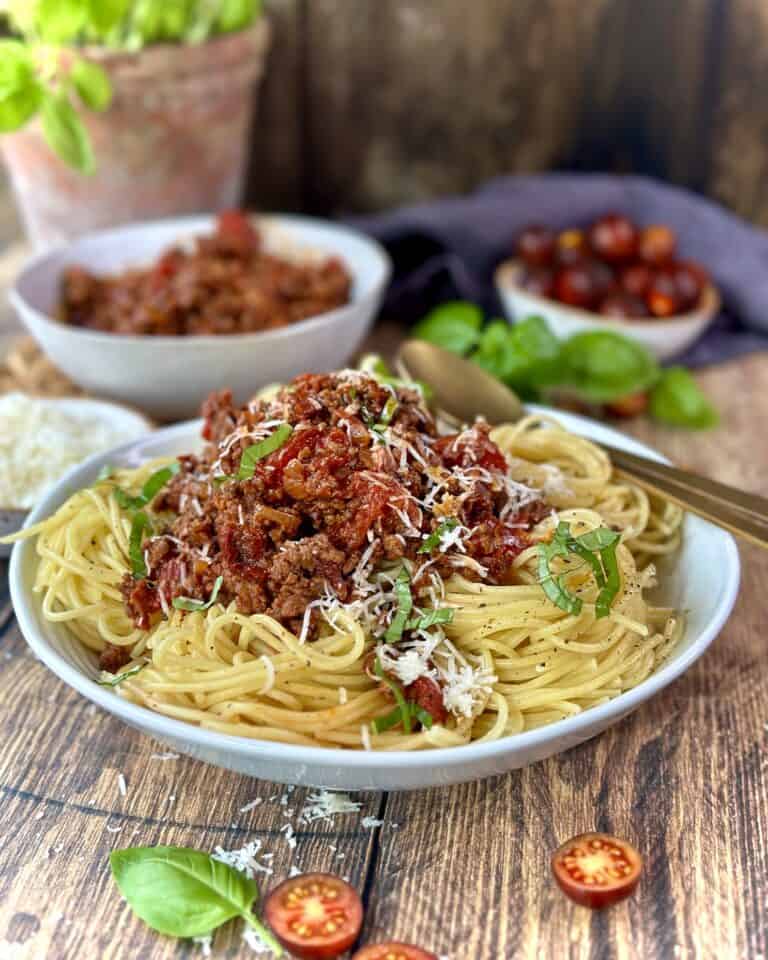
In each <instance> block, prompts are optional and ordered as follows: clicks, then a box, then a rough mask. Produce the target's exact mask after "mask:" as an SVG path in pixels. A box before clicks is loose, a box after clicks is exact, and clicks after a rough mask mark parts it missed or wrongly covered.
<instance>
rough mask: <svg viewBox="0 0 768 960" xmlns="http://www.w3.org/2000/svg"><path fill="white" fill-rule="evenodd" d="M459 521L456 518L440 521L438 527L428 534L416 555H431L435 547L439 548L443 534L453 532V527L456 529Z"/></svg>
mask: <svg viewBox="0 0 768 960" xmlns="http://www.w3.org/2000/svg"><path fill="white" fill-rule="evenodd" d="M458 524H459V521H458V520H457V519H456V517H447V518H446V519H445V520H443V521H441V523H440V524H439V526H438V527H437V528H436V529H434V530H433V531H432V533H430V535H429V536H428V537H427V539H426V540H425V541H424V543H422V545H421V546H420V547H419V549H418V550H417V551H416V552H417V553H432V551H433V550H434V549H435V547H439V546H440V541H441V540H442V538H443V536H444V534H446V533H448V531H449V530H453V529H454V527H457V526H458Z"/></svg>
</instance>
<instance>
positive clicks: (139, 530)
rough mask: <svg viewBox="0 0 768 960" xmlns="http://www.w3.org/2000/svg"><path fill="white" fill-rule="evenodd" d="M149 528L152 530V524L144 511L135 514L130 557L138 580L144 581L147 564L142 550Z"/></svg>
mask: <svg viewBox="0 0 768 960" xmlns="http://www.w3.org/2000/svg"><path fill="white" fill-rule="evenodd" d="M147 527H150V528H151V524H150V522H149V517H148V516H147V515H146V513H144V511H143V510H140V511H139V512H138V513H135V514H134V515H133V520H132V522H131V536H130V540H129V542H128V555H129V556H130V558H131V569H132V571H133V576H134V577H135V578H136V580H143V579H144V578H145V577H146V575H147V564H146V562H145V561H144V551H143V550H142V549H141V541H142V538H143V537H144V530H145V529H146V528H147Z"/></svg>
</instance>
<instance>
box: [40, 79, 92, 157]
mask: <svg viewBox="0 0 768 960" xmlns="http://www.w3.org/2000/svg"><path fill="white" fill-rule="evenodd" d="M41 119H42V125H43V134H44V136H45V139H46V141H47V142H48V145H49V146H50V147H51V148H52V149H53V150H54V152H55V153H57V154H58V155H59V156H60V157H61V159H62V160H64V162H65V163H67V164H69V166H70V167H74V169H75V170H79V171H80V173H86V174H90V173H93V171H94V170H95V169H96V164H95V161H94V159H93V151H92V150H91V141H90V140H89V139H88V134H87V133H86V131H85V127H84V126H83V124H82V121H81V120H80V117H78V115H77V112H76V111H75V108H74V107H73V106H72V104H71V103H70V102H69V100H68V99H67V97H66V95H65V94H63V93H50V92H49V91H45V93H44V95H43V99H42V103H41Z"/></svg>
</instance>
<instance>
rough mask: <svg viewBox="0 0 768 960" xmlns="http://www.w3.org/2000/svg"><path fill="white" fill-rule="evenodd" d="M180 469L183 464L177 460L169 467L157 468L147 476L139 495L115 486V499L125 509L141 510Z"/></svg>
mask: <svg viewBox="0 0 768 960" xmlns="http://www.w3.org/2000/svg"><path fill="white" fill-rule="evenodd" d="M180 469H181V465H180V464H179V461H178V460H176V461H174V463H171V464H169V465H168V466H167V467H161V468H160V470H155V472H154V473H153V474H152V475H151V476H150V477H148V478H147V480H146V481H145V483H144V486H143V487H142V488H141V493H139V494H138V495H137V496H132V495H131V494H130V493H128V492H127V491H126V490H123V488H122V487H115V491H114V492H115V500H117V503H118V506H119V507H121V509H123V510H141V508H142V507H145V506H146V505H147V504H148V503H149V502H150V501H152V500H154V499H155V497H156V496H157V494H158V493H159V492H160V491H161V490H162V488H163V487H164V486H165V485H166V483H168V481H169V480H170V479H171V477H173V476H175V475H176V474H177V473H178V472H179V470H180Z"/></svg>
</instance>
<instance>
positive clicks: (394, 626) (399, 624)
mask: <svg viewBox="0 0 768 960" xmlns="http://www.w3.org/2000/svg"><path fill="white" fill-rule="evenodd" d="M410 581H411V578H410V574H409V573H408V569H407V568H406V567H401V569H400V573H398V575H397V579H396V580H395V597H396V598H397V609H396V611H395V615H394V617H392V622H391V623H390V625H389V626H388V627H387V632H386V633H385V634H384V639H385V640H386V641H387V643H397V642H398V640H400V638H401V637H402V635H403V630H405V625H406V623H407V622H408V617H409V616H410V615H411V610H413V597H412V595H411V582H410Z"/></svg>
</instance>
